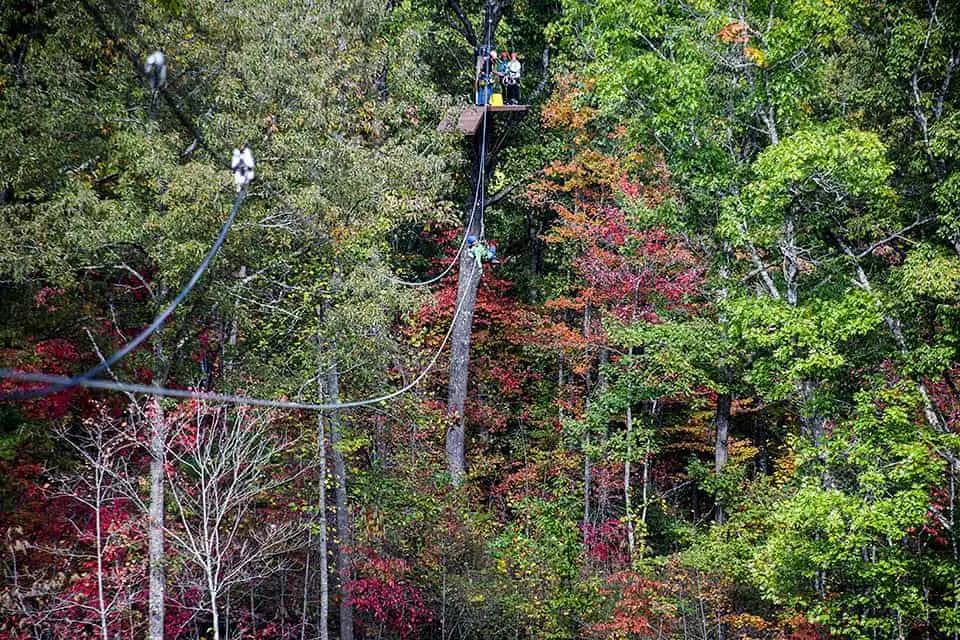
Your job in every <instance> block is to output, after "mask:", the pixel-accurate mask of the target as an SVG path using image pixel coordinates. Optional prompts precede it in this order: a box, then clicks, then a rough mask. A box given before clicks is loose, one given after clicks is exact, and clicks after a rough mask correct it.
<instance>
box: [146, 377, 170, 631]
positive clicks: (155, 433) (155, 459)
mask: <svg viewBox="0 0 960 640" xmlns="http://www.w3.org/2000/svg"><path fill="white" fill-rule="evenodd" d="M147 415H148V422H149V423H150V515H149V522H148V525H147V538H148V557H149V563H150V594H149V607H148V609H149V611H148V617H149V633H150V635H149V639H150V640H163V621H164V592H165V590H166V581H167V578H166V567H165V566H164V548H163V546H164V545H163V515H164V491H163V489H164V474H165V468H166V462H167V458H166V451H167V447H166V444H167V426H166V420H165V417H164V414H163V408H162V407H161V406H160V400H159V398H157V397H156V396H154V397H153V398H152V399H151V401H150V408H149V410H148V412H147Z"/></svg>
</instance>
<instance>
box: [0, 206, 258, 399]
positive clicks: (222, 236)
mask: <svg viewBox="0 0 960 640" xmlns="http://www.w3.org/2000/svg"><path fill="white" fill-rule="evenodd" d="M246 196H247V189H246V187H244V188H243V189H242V190H241V191H240V192H239V193H238V194H237V196H236V198H234V200H233V208H232V209H231V210H230V216H229V217H228V218H227V220H226V222H224V223H223V226H221V227H220V233H219V234H218V235H217V238H216V240H214V242H213V245H212V246H211V247H210V250H209V251H207V255H206V256H204V258H203V261H202V262H201V263H200V266H198V267H197V269H196V270H195V271H194V272H193V275H192V276H191V277H190V280H188V281H187V283H186V284H185V285H184V286H183V288H182V289H180V292H179V293H178V294H177V295H176V297H175V298H174V299H173V300H172V301H171V302H170V304H168V305H167V307H166V308H165V309H164V310H163V311H161V312H160V313H159V314H158V315H157V316H156V317H155V318H154V319H153V322H151V323H150V325H149V326H147V328H145V329H144V330H143V331H141V332H140V333H138V334H137V335H136V336H134V338H133V339H132V340H130V341H129V342H127V343H126V344H125V345H123V346H122V347H121V348H120V349H117V350H116V351H114V352H113V353H112V354H111V355H110V357H109V358H106V359H105V360H102V361H101V362H100V364H98V365H96V366H94V367H91V368H90V369H88V370H87V371H85V372H84V373H82V374H80V375H78V376H73V377H66V376H55V377H56V378H57V380H56V382H52V383H50V384H49V385H48V386H46V387H42V388H40V389H30V390H27V391H15V392H12V393H5V394H0V400H27V399H29V398H37V397H42V396H48V395H50V394H52V393H57V392H60V391H64V390H66V389H69V388H71V387H76V386H89V385H88V384H87V383H88V382H91V381H92V379H93V378H95V377H96V376H98V375H100V374H101V373H103V372H104V371H106V370H108V369H110V368H111V367H113V365H115V364H116V363H118V362H119V361H120V360H122V359H123V358H125V357H126V356H128V355H129V354H130V353H131V352H132V351H133V350H134V349H136V348H137V347H139V346H140V345H141V344H143V342H144V341H145V340H146V339H147V338H149V337H150V336H151V335H152V334H153V333H155V332H156V331H157V330H158V329H160V327H161V326H163V323H164V322H166V321H167V319H168V318H169V317H170V316H171V315H172V314H173V312H174V310H175V309H176V308H177V306H178V305H179V304H180V303H181V302H183V300H184V299H185V298H186V297H187V294H189V293H190V291H191V289H193V287H194V285H196V284H197V282H199V281H200V278H201V277H203V274H204V273H205V272H206V270H207V267H209V266H210V263H211V262H213V258H214V257H215V256H216V255H217V253H218V252H219V251H220V247H222V246H223V243H224V241H225V240H226V239H227V233H228V232H229V231H230V227H231V226H233V221H234V220H235V219H236V217H237V212H238V211H240V205H241V204H243V201H244V199H245V198H246ZM0 371H2V372H3V373H17V372H15V371H11V370H0ZM0 377H4V378H12V379H17V378H16V377H14V376H11V375H0ZM34 382H39V381H38V380H35V381H34Z"/></svg>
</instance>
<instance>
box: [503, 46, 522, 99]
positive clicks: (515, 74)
mask: <svg viewBox="0 0 960 640" xmlns="http://www.w3.org/2000/svg"><path fill="white" fill-rule="evenodd" d="M501 64H502V66H503V76H502V78H503V89H504V91H503V94H504V98H506V100H507V104H519V103H520V71H521V69H522V67H521V65H520V60H518V59H517V52H516V51H514V52H513V53H511V54H510V60H509V61H508V60H506V59H504V61H503V62H502V63H501Z"/></svg>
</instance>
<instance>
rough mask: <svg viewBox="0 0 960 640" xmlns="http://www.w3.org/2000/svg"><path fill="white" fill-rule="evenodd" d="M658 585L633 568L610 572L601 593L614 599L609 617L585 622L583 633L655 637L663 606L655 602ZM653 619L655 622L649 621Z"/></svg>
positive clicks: (623, 636) (618, 637) (660, 629)
mask: <svg viewBox="0 0 960 640" xmlns="http://www.w3.org/2000/svg"><path fill="white" fill-rule="evenodd" d="M660 591H661V585H659V584H658V583H656V582H654V581H652V580H650V579H648V578H645V577H644V576H642V575H640V574H638V573H637V572H635V571H620V572H619V573H615V574H613V575H612V576H610V577H609V578H608V580H607V586H606V587H605V588H604V589H603V593H604V594H605V595H607V596H608V597H613V598H615V599H616V601H615V604H614V606H613V611H612V612H611V614H610V618H609V620H607V621H605V622H598V623H595V624H591V625H588V626H587V628H586V629H585V634H586V635H587V636H589V637H592V638H612V639H617V640H620V639H625V638H656V637H662V634H663V632H664V630H663V629H662V628H658V627H659V621H660V620H662V614H663V613H664V610H665V607H664V605H663V604H662V603H660V602H659V600H658V598H659V593H660ZM654 620H657V621H658V625H657V626H655V625H654V624H653V621H654Z"/></svg>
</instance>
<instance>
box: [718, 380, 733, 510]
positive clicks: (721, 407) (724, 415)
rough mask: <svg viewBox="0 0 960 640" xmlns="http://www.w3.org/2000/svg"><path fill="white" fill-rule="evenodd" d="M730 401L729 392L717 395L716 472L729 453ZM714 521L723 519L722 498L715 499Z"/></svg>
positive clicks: (725, 462) (721, 467)
mask: <svg viewBox="0 0 960 640" xmlns="http://www.w3.org/2000/svg"><path fill="white" fill-rule="evenodd" d="M732 403H733V398H732V397H731V395H730V393H729V392H728V393H722V394H720V395H719V396H718V397H717V413H716V417H715V420H714V422H715V426H716V443H715V444H714V449H713V468H714V471H716V473H717V474H719V473H720V472H721V471H723V468H724V467H725V466H726V464H727V456H728V453H729V447H728V440H727V439H728V434H729V432H730V406H731V404H732ZM716 521H717V524H722V523H723V521H724V513H723V503H722V499H721V500H717V512H716Z"/></svg>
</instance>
